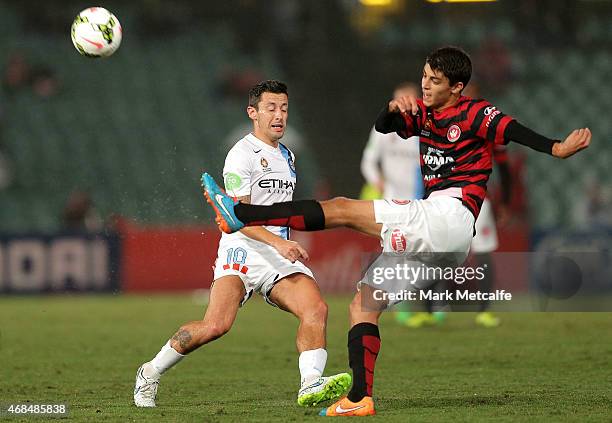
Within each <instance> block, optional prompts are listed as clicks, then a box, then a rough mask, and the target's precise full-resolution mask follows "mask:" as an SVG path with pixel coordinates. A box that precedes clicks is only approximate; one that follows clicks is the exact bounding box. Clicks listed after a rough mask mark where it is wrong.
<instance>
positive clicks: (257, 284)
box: [213, 238, 314, 306]
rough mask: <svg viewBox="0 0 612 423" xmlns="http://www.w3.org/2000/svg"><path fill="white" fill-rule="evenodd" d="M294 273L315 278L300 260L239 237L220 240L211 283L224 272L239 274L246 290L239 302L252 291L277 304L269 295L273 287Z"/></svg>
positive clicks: (225, 274)
mask: <svg viewBox="0 0 612 423" xmlns="http://www.w3.org/2000/svg"><path fill="white" fill-rule="evenodd" d="M294 273H303V274H304V275H306V276H309V277H311V278H312V279H314V276H313V274H312V272H311V271H310V269H309V268H308V267H306V266H304V264H302V263H301V262H299V261H296V262H295V263H291V262H290V261H289V260H287V259H286V258H285V257H283V256H281V255H280V254H279V253H278V251H276V249H274V248H273V247H270V246H269V245H267V244H264V243H262V242H259V241H255V240H253V239H247V238H239V239H235V240H228V241H226V242H220V243H219V249H218V252H217V260H216V261H215V268H214V280H213V284H214V283H215V282H216V281H217V279H219V278H222V277H223V276H228V275H234V276H238V277H240V279H241V280H242V283H243V284H244V290H245V291H246V294H245V295H244V298H243V299H242V301H241V302H240V305H241V306H242V305H244V303H246V302H247V300H248V299H249V298H251V295H253V292H257V293H259V294H260V295H262V296H263V297H264V299H265V300H266V302H267V303H269V304H271V305H273V306H277V305H276V304H274V303H273V302H272V301H271V300H270V298H269V295H270V292H271V291H272V288H274V285H275V284H276V283H277V282H278V281H280V280H281V279H283V278H285V277H287V276H290V275H292V274H294Z"/></svg>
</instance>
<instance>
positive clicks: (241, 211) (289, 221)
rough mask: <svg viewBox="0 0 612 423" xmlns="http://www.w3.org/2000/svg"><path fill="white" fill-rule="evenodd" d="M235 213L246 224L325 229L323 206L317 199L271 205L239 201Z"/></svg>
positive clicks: (311, 229) (302, 229)
mask: <svg viewBox="0 0 612 423" xmlns="http://www.w3.org/2000/svg"><path fill="white" fill-rule="evenodd" d="M234 213H236V217H237V218H238V219H239V220H240V221H241V222H243V223H244V224H245V225H246V226H262V225H270V226H287V227H289V228H291V229H296V230H298V231H320V230H323V229H325V215H324V214H323V208H322V207H321V204H320V203H319V202H318V201H315V200H300V201H286V202H284V203H274V204H272V205H271V206H257V205H253V204H246V203H239V204H236V206H235V207H234Z"/></svg>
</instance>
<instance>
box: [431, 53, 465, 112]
mask: <svg viewBox="0 0 612 423" xmlns="http://www.w3.org/2000/svg"><path fill="white" fill-rule="evenodd" d="M462 88H463V83H462V82H458V83H456V84H455V85H452V86H451V85H450V82H449V80H448V78H447V77H446V76H445V75H444V73H442V71H439V70H435V71H434V70H433V69H432V68H431V67H430V66H429V63H425V67H424V68H423V78H422V79H421V89H422V90H423V103H424V104H425V106H427V107H431V108H433V109H434V110H438V109H443V108H445V107H448V106H450V105H452V104H453V103H454V102H455V101H456V99H457V98H458V97H459V95H460V94H461V90H462Z"/></svg>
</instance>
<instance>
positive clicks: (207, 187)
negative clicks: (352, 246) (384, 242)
mask: <svg viewBox="0 0 612 423" xmlns="http://www.w3.org/2000/svg"><path fill="white" fill-rule="evenodd" d="M202 190H203V191H204V196H205V197H206V201H207V202H208V203H209V204H210V205H211V206H212V208H213V210H214V211H215V214H216V221H217V223H218V224H219V227H220V228H221V230H222V231H223V232H226V233H233V232H236V231H238V230H240V229H242V228H243V227H244V226H286V227H289V228H291V229H295V230H298V231H321V230H323V229H331V228H338V227H348V228H351V229H354V230H356V231H358V232H361V233H364V234H366V235H370V236H374V237H379V236H380V230H381V227H382V226H381V225H380V224H379V223H376V217H375V213H374V202H373V201H363V200H352V199H349V198H344V197H336V198H332V199H331V200H326V201H321V202H319V201H316V200H299V201H286V202H283V203H275V204H272V205H270V206H260V205H254V204H245V203H240V202H237V201H235V200H234V199H233V198H231V197H230V196H228V195H227V194H226V193H225V192H223V190H222V189H221V188H220V187H219V186H218V185H217V183H216V182H215V181H214V179H213V178H212V177H211V176H210V175H209V174H208V173H204V174H202Z"/></svg>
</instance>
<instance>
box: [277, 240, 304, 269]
mask: <svg viewBox="0 0 612 423" xmlns="http://www.w3.org/2000/svg"><path fill="white" fill-rule="evenodd" d="M273 247H274V248H276V251H278V252H279V254H280V255H281V256H283V257H285V258H286V259H287V260H289V261H290V262H291V263H295V262H296V261H297V260H300V259H302V260H308V259H309V257H308V253H307V252H306V250H305V249H304V248H302V246H301V245H300V244H298V243H297V242H295V241H289V240H287V239H280V240H278V241H277V242H275V243H274V245H273Z"/></svg>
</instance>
